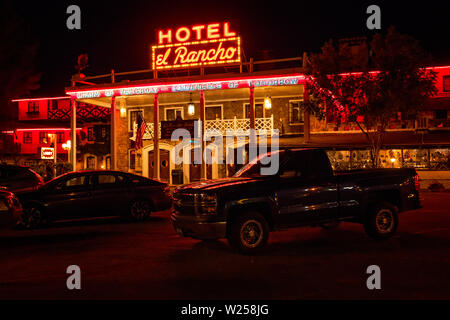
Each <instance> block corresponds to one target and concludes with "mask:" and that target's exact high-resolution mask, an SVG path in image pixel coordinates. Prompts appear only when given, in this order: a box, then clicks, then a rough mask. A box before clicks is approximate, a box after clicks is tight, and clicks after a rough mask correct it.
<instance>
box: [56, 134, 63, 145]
mask: <svg viewBox="0 0 450 320" xmlns="http://www.w3.org/2000/svg"><path fill="white" fill-rule="evenodd" d="M56 142H57V143H65V141H64V132H57V133H56Z"/></svg>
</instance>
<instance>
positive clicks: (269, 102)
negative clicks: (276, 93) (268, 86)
mask: <svg viewBox="0 0 450 320" xmlns="http://www.w3.org/2000/svg"><path fill="white" fill-rule="evenodd" d="M264 108H266V109H271V108H272V98H271V97H269V96H267V97H265V98H264Z"/></svg>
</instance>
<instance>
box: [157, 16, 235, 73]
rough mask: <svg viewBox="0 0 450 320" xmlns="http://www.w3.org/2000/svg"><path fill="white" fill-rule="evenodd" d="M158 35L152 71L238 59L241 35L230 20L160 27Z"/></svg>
mask: <svg viewBox="0 0 450 320" xmlns="http://www.w3.org/2000/svg"><path fill="white" fill-rule="evenodd" d="M157 38H158V44H157V45H154V46H152V68H153V70H164V69H176V68H188V67H201V66H208V65H219V64H229V63H238V62H241V38H240V37H239V36H237V34H236V32H234V31H232V29H231V27H230V24H229V22H224V23H211V24H203V25H195V26H191V27H180V28H177V29H166V30H159V31H158V34H157Z"/></svg>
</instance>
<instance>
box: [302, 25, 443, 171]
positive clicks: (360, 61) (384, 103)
mask: <svg viewBox="0 0 450 320" xmlns="http://www.w3.org/2000/svg"><path fill="white" fill-rule="evenodd" d="M430 61H431V57H430V56H429V55H428V54H427V53H426V52H425V51H424V50H423V49H422V48H421V47H420V45H419V43H418V41H417V40H415V39H414V38H412V37H410V36H408V35H403V34H400V33H398V32H397V31H396V30H395V28H393V27H390V28H389V30H388V31H387V34H386V35H382V34H379V33H378V34H375V35H374V36H373V37H372V39H371V41H370V42H368V43H367V42H364V43H363V44H362V45H360V46H358V47H357V48H356V50H355V47H352V46H350V45H348V44H342V43H341V44H340V45H335V44H334V43H333V41H331V40H330V41H328V42H326V43H325V44H324V46H323V47H322V51H321V52H320V53H317V54H312V55H311V56H310V57H309V59H308V62H307V67H306V73H307V74H308V76H307V88H308V89H309V91H310V93H311V94H312V96H313V98H312V99H310V101H309V102H304V103H303V106H304V108H306V109H308V110H309V111H310V112H311V113H312V114H314V115H315V116H316V117H317V118H318V119H319V120H322V119H324V117H325V115H326V114H328V115H331V116H333V117H334V118H335V119H336V121H337V123H338V125H339V124H341V123H344V122H355V123H356V124H357V126H358V128H359V129H360V130H361V132H362V133H363V134H364V136H365V137H366V139H367V141H368V142H369V144H370V156H371V161H372V165H373V166H374V167H378V166H379V157H378V155H379V152H380V149H381V147H382V144H383V137H384V135H385V133H386V128H387V126H388V124H389V121H390V119H392V118H393V117H397V115H398V113H401V114H402V115H403V116H404V115H408V116H417V114H418V112H419V111H420V110H422V109H423V108H424V107H425V105H426V103H427V101H428V99H429V98H430V97H431V96H433V95H434V94H436V87H435V82H436V73H435V72H433V71H432V70H430V69H426V68H425V66H427V65H428V63H430Z"/></svg>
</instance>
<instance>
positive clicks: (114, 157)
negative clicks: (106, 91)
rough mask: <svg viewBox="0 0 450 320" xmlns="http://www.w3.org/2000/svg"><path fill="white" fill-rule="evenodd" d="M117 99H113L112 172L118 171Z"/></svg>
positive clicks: (113, 97)
mask: <svg viewBox="0 0 450 320" xmlns="http://www.w3.org/2000/svg"><path fill="white" fill-rule="evenodd" d="M116 126H117V110H116V97H115V96H112V97H111V170H117V134H116Z"/></svg>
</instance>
